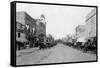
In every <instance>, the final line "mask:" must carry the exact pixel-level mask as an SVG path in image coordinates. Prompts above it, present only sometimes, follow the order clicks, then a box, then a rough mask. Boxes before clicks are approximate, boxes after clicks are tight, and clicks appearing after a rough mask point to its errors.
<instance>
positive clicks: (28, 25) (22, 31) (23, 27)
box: [16, 12, 36, 42]
mask: <svg viewBox="0 0 100 68" xmlns="http://www.w3.org/2000/svg"><path fill="white" fill-rule="evenodd" d="M35 26H36V21H35V19H33V18H32V17H31V16H29V15H28V14H27V13H26V12H17V13H16V40H17V41H21V42H24V41H26V38H25V37H26V35H27V34H29V33H31V34H33V35H34V34H35V31H34V30H35Z"/></svg>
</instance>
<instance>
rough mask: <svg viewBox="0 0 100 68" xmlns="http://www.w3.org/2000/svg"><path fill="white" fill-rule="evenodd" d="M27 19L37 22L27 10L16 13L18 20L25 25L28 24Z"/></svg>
mask: <svg viewBox="0 0 100 68" xmlns="http://www.w3.org/2000/svg"><path fill="white" fill-rule="evenodd" d="M26 20H29V21H30V22H31V23H33V24H34V23H35V22H36V20H35V19H34V18H32V17H31V16H30V15H29V14H28V13H27V12H25V11H20V12H17V13H16V21H17V22H19V23H21V24H23V25H25V24H26Z"/></svg>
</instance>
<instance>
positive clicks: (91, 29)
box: [86, 9, 96, 37]
mask: <svg viewBox="0 0 100 68" xmlns="http://www.w3.org/2000/svg"><path fill="white" fill-rule="evenodd" d="M86 25H87V30H88V31H87V32H88V37H95V36H96V9H93V10H92V11H91V12H90V13H89V14H88V15H87V16H86Z"/></svg>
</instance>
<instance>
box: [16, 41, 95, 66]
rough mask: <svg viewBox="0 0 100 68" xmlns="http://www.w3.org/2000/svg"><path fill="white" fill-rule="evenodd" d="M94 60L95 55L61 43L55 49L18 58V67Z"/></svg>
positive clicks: (30, 53) (29, 53) (39, 51)
mask: <svg viewBox="0 0 100 68" xmlns="http://www.w3.org/2000/svg"><path fill="white" fill-rule="evenodd" d="M25 53H26V52H25ZM93 60H96V55H95V54H89V53H83V52H82V51H79V50H76V49H74V48H71V47H68V46H65V45H63V44H61V43H59V44H57V45H56V46H55V47H53V48H50V49H45V50H37V51H33V52H28V53H26V54H25V55H21V56H18V57H17V65H25V64H43V63H59V62H60V63H61V62H76V61H77V62H78V61H93Z"/></svg>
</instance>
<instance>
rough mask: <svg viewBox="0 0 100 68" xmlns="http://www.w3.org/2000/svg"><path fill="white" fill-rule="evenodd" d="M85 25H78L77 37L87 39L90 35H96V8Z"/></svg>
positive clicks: (87, 18) (88, 16)
mask: <svg viewBox="0 0 100 68" xmlns="http://www.w3.org/2000/svg"><path fill="white" fill-rule="evenodd" d="M85 22H86V24H85V25H78V26H77V27H76V29H75V30H76V37H77V38H78V39H80V40H85V39H87V38H90V37H96V9H93V10H92V11H91V12H90V13H89V14H88V15H87V16H86V20H85Z"/></svg>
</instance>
